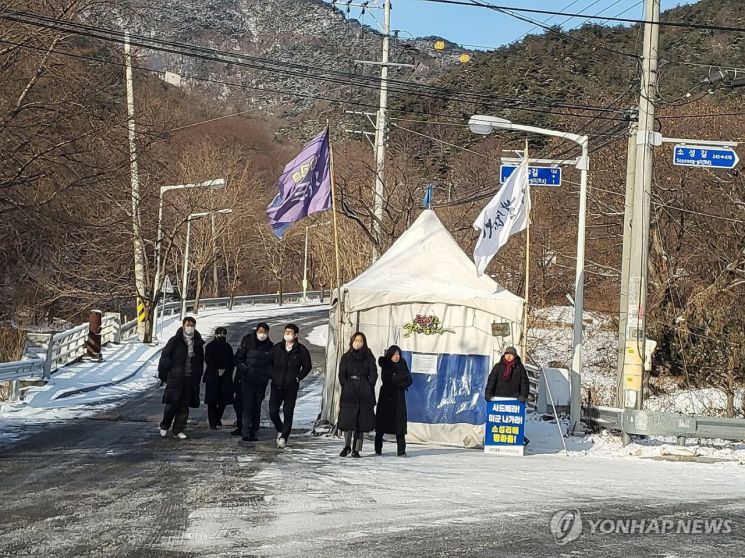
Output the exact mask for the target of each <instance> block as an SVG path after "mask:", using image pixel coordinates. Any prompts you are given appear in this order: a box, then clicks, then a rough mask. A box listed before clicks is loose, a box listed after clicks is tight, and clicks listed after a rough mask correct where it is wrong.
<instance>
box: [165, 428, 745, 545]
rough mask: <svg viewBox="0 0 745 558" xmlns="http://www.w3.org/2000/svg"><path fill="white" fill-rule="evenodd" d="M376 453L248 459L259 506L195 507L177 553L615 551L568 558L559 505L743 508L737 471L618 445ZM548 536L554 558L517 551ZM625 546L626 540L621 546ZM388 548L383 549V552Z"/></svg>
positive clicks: (311, 443) (308, 446)
mask: <svg viewBox="0 0 745 558" xmlns="http://www.w3.org/2000/svg"><path fill="white" fill-rule="evenodd" d="M549 426H551V425H545V430H546V433H547V434H548V431H549V430H550V428H549ZM553 427H554V430H553V432H554V436H555V437H557V438H558V433H557V432H556V430H555V425H553ZM539 430H544V425H540V424H535V423H533V424H531V425H529V430H528V431H529V434H530V435H531V437H535V438H540V437H541V436H540V433H539ZM555 442H558V440H555ZM546 443H547V444H549V443H551V442H549V441H548V440H546ZM588 443H590V442H588V441H587V440H585V441H583V442H581V444H583V445H587V444H588ZM370 445H371V444H370V442H369V441H367V442H366V447H365V448H363V458H362V459H351V458H347V459H342V458H339V457H338V452H339V450H340V449H341V446H342V443H341V441H340V440H338V439H335V438H320V439H308V440H298V441H297V443H296V445H294V446H293V445H292V443H291V444H290V446H289V448H288V449H287V450H286V451H284V452H282V453H281V454H280V455H278V456H276V458H275V460H274V462H273V466H272V467H265V466H262V462H263V460H264V459H266V455H265V454H264V453H262V452H253V453H247V454H246V455H244V456H239V457H238V463H239V467H241V468H242V469H243V470H244V471H245V475H246V477H247V479H248V480H247V484H248V485H249V486H250V505H249V504H247V503H246V501H245V498H244V500H242V501H236V502H232V501H231V502H230V503H229V504H225V503H224V502H221V503H217V502H210V503H207V504H202V505H197V506H195V507H193V508H192V509H191V510H190V511H189V514H188V518H187V522H186V526H185V529H184V531H183V533H182V534H181V535H180V536H179V537H178V538H173V539H169V540H168V541H167V548H168V549H169V550H171V551H188V552H195V553H198V554H202V553H203V554H205V555H210V556H227V555H229V554H230V552H231V549H232V548H234V546H232V545H233V541H234V540H235V539H236V538H238V539H240V540H243V541H247V543H248V544H249V546H251V543H252V542H253V541H260V543H259V545H258V546H257V547H251V554H252V555H256V556H321V555H323V556H330V555H334V556H340V555H347V556H362V555H368V556H371V555H372V556H374V555H398V556H414V555H415V556H427V555H429V556H432V555H453V556H454V555H471V554H468V553H465V554H463V553H458V552H456V551H455V549H457V548H459V545H462V546H464V547H470V549H471V550H472V551H473V550H474V549H475V548H477V547H478V546H479V545H478V543H477V542H476V540H479V539H476V540H474V539H471V538H470V537H471V536H476V537H478V536H479V535H478V533H479V532H480V533H481V535H480V536H481V537H484V538H485V539H487V540H489V539H491V540H492V544H493V542H494V541H495V539H496V540H499V539H501V540H503V541H504V543H503V545H507V546H502V553H485V552H481V553H479V554H478V555H485V556H486V555H505V556H506V555H520V556H530V555H532V556H537V555H540V556H557V555H561V556H570V555H571V556H579V555H606V554H600V553H598V554H594V553H583V552H578V551H577V550H575V549H573V548H570V547H567V548H568V550H567V551H566V552H567V553H566V554H561V553H560V550H561V549H559V548H558V547H555V546H552V543H553V541H551V540H550V535H548V523H549V519H550V517H551V515H552V514H553V513H555V512H556V510H558V509H581V510H582V512H583V514H584V513H586V512H589V513H594V514H595V515H596V516H597V515H600V514H602V515H600V516H601V517H604V516H611V517H615V516H617V515H620V516H623V514H624V513H629V512H628V510H629V509H631V510H633V511H632V512H630V515H631V517H634V515H633V514H641V513H647V512H648V510H647V512H645V511H641V508H642V507H643V506H650V505H651V509H652V510H654V511H653V512H652V513H656V514H658V515H665V514H666V513H668V511H667V510H668V509H669V508H671V507H675V506H681V505H683V503H690V502H695V503H696V505H699V506H701V507H704V506H706V505H707V502H708V501H711V504H710V505H712V506H714V507H717V509H718V513H719V514H720V515H724V516H727V514H732V513H734V511H733V510H731V509H727V508H726V506H725V505H724V503H723V502H724V498H726V496H727V495H728V494H732V493H734V492H735V491H739V490H745V477H742V475H738V474H737V472H739V471H738V470H737V469H734V468H733V466H732V465H730V464H715V465H701V464H693V463H667V462H659V461H653V460H640V459H632V458H630V457H629V458H622V459H619V456H618V454H617V453H616V452H615V449H613V448H611V444H610V443H609V442H608V443H606V444H605V449H604V450H603V451H597V452H594V453H592V452H591V453H590V454H589V455H588V454H587V453H584V452H583V451H571V452H570V453H569V457H564V456H563V455H557V454H556V453H555V452H551V451H549V452H544V451H543V450H547V449H548V446H544V447H543V450H542V451H537V452H536V451H535V450H536V449H537V448H533V449H531V451H530V452H529V455H528V456H525V457H507V456H494V455H487V454H484V453H483V452H481V451H478V450H465V449H453V448H441V447H428V446H421V445H409V447H408V449H407V453H408V457H407V458H404V459H401V458H397V457H396V456H395V449H394V448H393V447H392V444H388V445H387V446H384V454H383V456H381V457H377V456H374V455H371V453H372V448H371V447H370ZM559 446H560V443H559V444H558V445H556V444H554V446H553V447H554V448H555V449H556V448H558V447H559ZM531 447H532V444H531ZM534 452H535V453H534ZM577 457H584V458H582V459H578V458H577ZM733 473H734V474H733ZM691 479H695V482H691ZM703 486H705V487H706V490H701V487H703ZM652 503H653V504H652ZM686 505H688V504H686ZM621 510H624V511H621ZM678 513H681V512H680V511H679V512H678ZM528 525H529V527H528ZM520 529H522V531H520ZM547 535H548V537H547ZM393 539H395V543H394V542H393ZM443 539H445V540H448V541H449V542H448V543H447V544H446V545H445V546H446V547H447V548H445V549H439V550H435V549H434V548H433V545H434V546H436V547H437V546H438V543H436V542H434V541H436V540H443ZM536 539H538V540H540V541H541V542H540V544H542V545H546V546H545V548H547V549H549V550H550V552H548V553H545V554H544V553H541V554H538V553H517V552H515V554H511V553H509V552H507V550H508V549H510V548H512V546H513V545H514V546H520V545H524V544H526V541H528V540H533V541H535V540H536ZM544 539H545V540H544ZM609 540H610V539H609ZM249 541H250V542H249ZM458 541H460V542H458ZM465 541H469V542H465ZM508 541H509V542H508ZM625 542H628V540H626V539H623V538H617V539H616V540H615V543H614V542H611V544H617V545H621V544H624V543H625ZM443 544H445V543H443ZM398 545H400V546H398ZM377 547H381V548H382V549H383V550H382V551H380V553H378V551H377V550H378V548H377ZM164 548H166V545H164ZM386 548H387V549H388V550H387V552H386V551H385V550H384V549H386ZM393 548H396V551H395V552H392V549H393ZM438 548H439V547H438ZM427 549H430V552H427ZM448 550H449V552H448ZM608 555H610V554H608ZM612 555H614V556H615V555H618V554H615V553H614V554H612ZM630 555H632V556H634V555H642V554H636V553H634V552H631V554H630ZM655 555H660V556H661V555H662V554H655ZM665 555H667V556H682V555H687V554H678V553H677V552H673V553H666V554H665Z"/></svg>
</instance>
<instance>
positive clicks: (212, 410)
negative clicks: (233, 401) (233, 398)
mask: <svg viewBox="0 0 745 558" xmlns="http://www.w3.org/2000/svg"><path fill="white" fill-rule="evenodd" d="M223 413H225V405H223V404H222V403H219V404H213V403H210V404H209V405H207V420H208V421H209V423H210V427H211V428H214V427H215V426H222V415H223Z"/></svg>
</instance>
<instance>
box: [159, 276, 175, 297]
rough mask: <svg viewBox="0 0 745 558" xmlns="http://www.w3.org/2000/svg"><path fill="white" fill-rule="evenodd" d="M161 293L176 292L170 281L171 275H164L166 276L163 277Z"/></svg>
mask: <svg viewBox="0 0 745 558" xmlns="http://www.w3.org/2000/svg"><path fill="white" fill-rule="evenodd" d="M162 290H163V294H173V293H175V292H176V289H175V288H174V287H173V283H172V282H171V276H170V275H166V278H165V279H163V289H162Z"/></svg>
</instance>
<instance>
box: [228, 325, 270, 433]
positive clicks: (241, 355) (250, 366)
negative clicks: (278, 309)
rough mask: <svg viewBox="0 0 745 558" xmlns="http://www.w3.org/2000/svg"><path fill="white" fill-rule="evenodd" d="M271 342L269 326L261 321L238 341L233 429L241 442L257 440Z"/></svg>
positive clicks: (268, 373)
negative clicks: (240, 438)
mask: <svg viewBox="0 0 745 558" xmlns="http://www.w3.org/2000/svg"><path fill="white" fill-rule="evenodd" d="M272 347H273V343H272V341H271V339H269V325H268V324H267V323H265V322H261V323H260V324H259V325H257V326H256V330H255V331H253V332H251V333H249V334H248V335H246V336H245V337H243V339H242V340H241V346H240V347H239V348H238V350H237V351H236V353H235V360H236V366H237V370H236V373H235V381H236V390H235V391H236V393H235V415H236V417H238V428H236V430H235V431H233V434H235V435H241V436H242V439H243V441H244V442H256V441H257V440H258V438H257V437H256V434H257V432H258V430H259V425H260V423H261V403H262V401H264V397H266V386H267V384H268V383H269V379H270V378H271V375H272V370H271V367H270V366H269V351H271V349H272Z"/></svg>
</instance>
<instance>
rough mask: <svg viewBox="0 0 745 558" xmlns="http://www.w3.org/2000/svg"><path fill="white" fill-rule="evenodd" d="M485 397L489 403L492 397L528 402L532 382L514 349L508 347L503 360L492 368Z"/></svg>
mask: <svg viewBox="0 0 745 558" xmlns="http://www.w3.org/2000/svg"><path fill="white" fill-rule="evenodd" d="M485 395H486V400H487V401H489V400H490V399H491V398H492V397H510V398H512V399H519V400H520V401H522V402H523V403H525V402H526V401H527V400H528V395H530V380H529V379H528V373H527V372H526V370H525V366H523V362H522V360H520V357H519V356H517V350H516V349H515V348H514V347H507V348H506V349H505V351H504V354H503V355H502V358H501V359H500V360H499V362H498V363H497V364H495V365H494V368H492V371H491V373H490V374H489V379H488V380H487V382H486V394H485Z"/></svg>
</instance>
